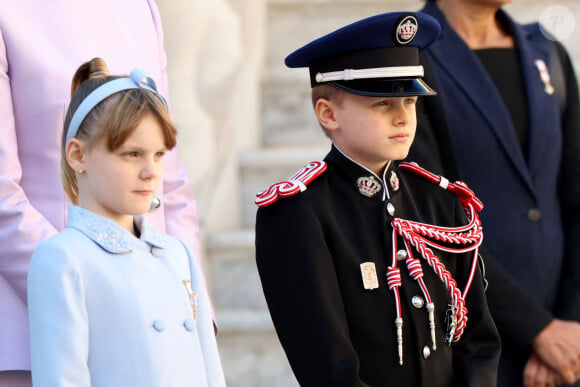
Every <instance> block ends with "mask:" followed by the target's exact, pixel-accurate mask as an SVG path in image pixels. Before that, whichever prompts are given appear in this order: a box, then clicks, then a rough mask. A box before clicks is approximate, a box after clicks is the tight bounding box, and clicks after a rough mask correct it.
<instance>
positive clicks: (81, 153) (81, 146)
mask: <svg viewBox="0 0 580 387" xmlns="http://www.w3.org/2000/svg"><path fill="white" fill-rule="evenodd" d="M85 150H86V147H85V143H84V142H83V141H81V140H79V139H78V138H71V139H70V140H69V142H68V143H67V144H66V153H65V154H66V161H67V163H68V165H70V167H71V168H72V169H73V170H74V171H75V172H79V171H84V170H85V169H86V168H85Z"/></svg>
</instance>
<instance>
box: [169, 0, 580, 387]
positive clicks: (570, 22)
mask: <svg viewBox="0 0 580 387" xmlns="http://www.w3.org/2000/svg"><path fill="white" fill-rule="evenodd" d="M423 3H424V2H423V1H417V0H406V1H396V0H383V1H366V0H210V1H201V0H199V1H198V0H158V5H159V9H160V12H161V16H162V19H163V24H164V29H165V47H166V51H167V57H168V73H169V81H170V82H169V84H170V90H171V93H170V98H171V105H172V111H173V115H174V119H175V121H176V124H177V127H178V129H179V136H180V137H179V145H178V146H179V150H180V155H181V158H182V160H183V162H184V163H185V165H186V167H187V168H188V171H189V175H190V180H191V183H192V186H193V189H194V192H195V194H196V198H197V205H198V211H199V217H200V228H201V236H200V238H201V243H202V248H203V251H204V257H203V260H204V267H205V272H206V276H207V278H208V282H209V284H208V285H209V287H210V293H211V295H212V298H213V303H214V307H215V311H216V318H217V321H218V324H219V329H220V331H219V336H218V345H219V347H220V353H221V356H222V362H223V366H224V370H225V373H226V378H227V382H228V385H229V386H230V387H242V386H243V387H254V386H256V387H258V386H268V387H272V386H274V387H285V386H297V385H298V384H297V382H296V380H295V379H294V377H293V376H292V372H291V370H290V368H289V366H288V364H287V361H286V358H285V356H284V353H283V351H282V348H281V346H280V344H279V342H278V339H277V337H276V335H275V332H274V330H273V327H272V322H271V320H270V316H269V314H268V310H267V307H266V304H265V301H264V297H263V294H262V290H261V286H260V281H259V278H258V274H257V270H256V267H255V263H254V234H253V226H254V219H255V213H256V206H255V205H254V204H253V202H254V198H255V194H256V193H257V192H258V191H260V190H261V189H264V188H266V187H268V186H269V185H270V184H272V183H274V182H277V181H280V180H284V179H286V178H288V177H290V176H291V175H292V173H293V172H294V171H295V170H297V169H298V168H300V167H302V166H303V165H304V164H305V163H307V162H308V161H311V160H316V159H321V158H323V157H324V155H325V154H326V153H327V152H328V150H329V147H330V143H329V141H328V140H327V139H326V138H325V137H324V136H323V134H322V131H321V130H320V128H319V126H318V125H317V123H316V121H315V119H314V115H313V112H312V107H311V104H310V85H309V80H308V71H307V70H306V69H287V68H286V67H285V66H284V58H285V56H286V55H287V54H289V53H290V52H291V51H293V50H294V49H296V48H298V47H300V46H302V45H303V44H305V43H307V42H309V41H311V40H312V39H314V38H316V37H318V36H320V35H323V34H325V33H328V32H330V31H332V30H334V29H336V28H339V27H341V26H343V25H345V24H348V23H351V22H354V21H356V20H358V19H361V18H363V17H366V16H371V15H374V14H378V13H382V12H388V11H401V10H413V11H414V10H418V9H420V8H421V7H422V5H423ZM505 9H506V10H507V11H508V12H509V13H510V14H511V15H512V17H514V18H515V19H516V20H518V21H520V22H523V23H526V22H531V21H535V20H540V21H541V22H542V23H543V25H544V26H545V27H546V29H547V30H549V31H551V32H552V33H553V34H554V35H555V36H557V37H558V38H559V39H560V40H561V42H562V43H563V44H564V45H565V46H566V48H567V49H568V52H569V53H570V55H571V56H572V59H573V61H574V64H575V66H576V69H577V74H580V45H579V44H578V42H579V41H580V26H579V23H580V2H578V0H567V1H564V0H563V1H556V2H555V1H546V0H515V1H514V2H513V3H511V4H509V5H507V6H506V7H505ZM280 227H282V228H283V227H284V224H283V223H281V224H280ZM296 313H300V311H296Z"/></svg>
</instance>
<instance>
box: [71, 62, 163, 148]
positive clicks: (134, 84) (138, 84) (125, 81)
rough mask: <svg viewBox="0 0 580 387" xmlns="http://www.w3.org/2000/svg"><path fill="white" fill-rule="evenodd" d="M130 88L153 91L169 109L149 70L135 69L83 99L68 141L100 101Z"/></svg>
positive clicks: (72, 122)
mask: <svg viewBox="0 0 580 387" xmlns="http://www.w3.org/2000/svg"><path fill="white" fill-rule="evenodd" d="M129 89H146V90H150V91H152V92H153V93H155V95H157V97H159V100H161V102H162V103H163V105H165V108H166V109H167V102H166V101H165V98H163V96H162V95H161V94H160V93H159V92H158V91H157V86H156V85H155V81H154V80H153V78H151V77H149V76H148V75H147V72H146V71H145V70H143V69H134V70H133V71H131V74H130V75H129V77H127V78H118V79H114V80H112V81H109V82H107V83H105V84H103V85H101V86H99V87H97V88H96V89H95V90H93V91H92V92H91V93H90V94H89V95H88V96H87V97H86V98H85V99H84V100H83V102H81V104H80V105H79V107H78V108H77V110H76V111H75V113H74V115H73V117H72V119H71V121H70V124H69V126H68V130H67V134H66V143H68V142H69V140H70V139H71V138H73V137H74V136H75V135H76V134H77V132H78V130H79V127H80V126H81V124H82V123H83V121H84V120H85V118H86V116H87V115H88V114H89V113H90V112H91V110H93V109H94V108H95V106H97V105H98V104H99V102H101V101H102V100H104V99H105V98H107V97H109V96H111V95H113V94H115V93H118V92H120V91H123V90H129Z"/></svg>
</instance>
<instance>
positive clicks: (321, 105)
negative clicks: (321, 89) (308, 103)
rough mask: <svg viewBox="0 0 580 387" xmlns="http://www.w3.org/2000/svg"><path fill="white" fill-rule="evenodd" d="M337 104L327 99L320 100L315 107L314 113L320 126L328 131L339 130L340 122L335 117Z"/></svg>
mask: <svg viewBox="0 0 580 387" xmlns="http://www.w3.org/2000/svg"><path fill="white" fill-rule="evenodd" d="M335 109H336V104H334V103H333V102H332V101H329V100H327V99H325V98H319V99H318V100H317V101H316V104H315V105H314V111H315V113H316V118H318V122H320V125H322V126H323V127H325V128H326V129H327V130H331V131H332V130H336V129H338V127H339V125H338V121H337V120H336V116H335Z"/></svg>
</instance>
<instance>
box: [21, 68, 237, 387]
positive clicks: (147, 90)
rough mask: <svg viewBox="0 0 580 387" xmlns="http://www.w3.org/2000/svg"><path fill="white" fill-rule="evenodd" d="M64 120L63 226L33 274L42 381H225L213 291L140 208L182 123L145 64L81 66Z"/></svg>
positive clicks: (36, 366)
mask: <svg viewBox="0 0 580 387" xmlns="http://www.w3.org/2000/svg"><path fill="white" fill-rule="evenodd" d="M72 91H73V95H72V100H71V103H70V106H69V108H68V112H67V115H66V119H65V123H64V133H63V141H62V177H63V185H64V188H65V190H66V192H67V194H68V196H69V197H70V199H71V201H72V203H73V204H74V205H71V206H70V207H69V211H68V220H67V224H66V228H65V229H64V230H63V231H62V232H61V233H59V234H58V235H56V236H54V237H52V238H50V239H48V240H46V241H45V242H43V243H42V244H41V245H40V246H39V247H38V249H37V250H36V251H35V253H34V254H33V256H32V261H31V264H30V271H29V276H28V307H29V315H30V332H31V338H30V340H31V355H32V379H33V383H34V385H35V386H75V387H80V386H93V387H98V386H103V387H110V386H140V387H146V386H151V387H158V386H179V387H181V386H223V385H225V381H224V376H223V371H222V368H221V363H220V358H219V354H218V350H217V345H216V340H215V335H214V330H213V322H212V316H211V311H210V301H209V296H208V292H207V290H206V288H205V284H204V281H203V279H202V275H201V273H200V272H199V269H198V268H197V267H196V266H195V264H194V261H193V257H192V255H191V253H190V251H189V250H188V249H187V247H186V246H185V244H184V243H182V242H181V241H179V240H177V239H175V238H172V237H170V236H168V235H166V234H163V233H161V232H159V231H157V230H155V229H153V228H151V226H150V225H149V224H148V223H147V220H146V219H145V217H144V216H143V214H145V213H146V212H147V211H148V210H149V208H150V206H151V204H152V202H153V201H154V194H155V191H156V188H157V185H158V183H159V179H160V178H161V170H162V163H163V155H164V153H165V152H166V151H168V150H170V149H172V148H173V147H174V146H175V143H176V131H175V128H174V126H173V124H172V123H171V121H170V119H169V115H168V112H167V106H166V105H165V100H164V99H163V97H162V96H161V95H160V94H158V93H157V91H156V87H155V83H154V82H153V80H152V79H151V78H148V77H146V76H145V74H144V72H142V71H139V70H134V71H133V72H132V73H131V76H130V77H112V76H110V75H109V72H108V70H107V67H106V64H105V63H104V61H103V60H102V59H100V58H95V59H93V60H91V61H90V62H87V63H85V64H83V65H82V66H81V67H80V68H79V69H78V70H77V72H76V73H75V75H74V79H73V85H72Z"/></svg>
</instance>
